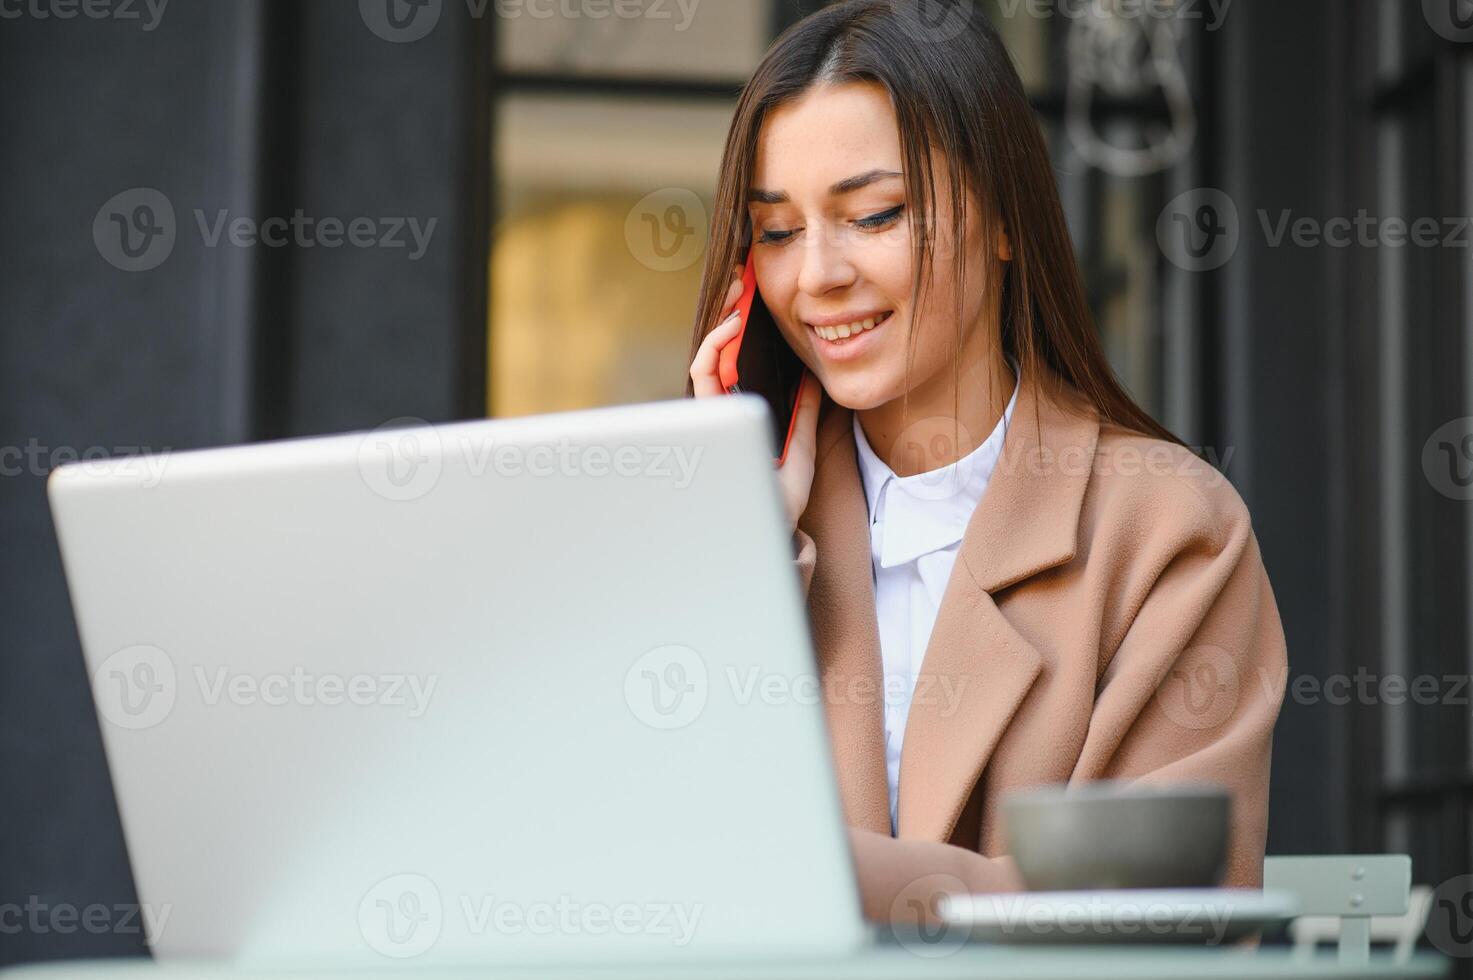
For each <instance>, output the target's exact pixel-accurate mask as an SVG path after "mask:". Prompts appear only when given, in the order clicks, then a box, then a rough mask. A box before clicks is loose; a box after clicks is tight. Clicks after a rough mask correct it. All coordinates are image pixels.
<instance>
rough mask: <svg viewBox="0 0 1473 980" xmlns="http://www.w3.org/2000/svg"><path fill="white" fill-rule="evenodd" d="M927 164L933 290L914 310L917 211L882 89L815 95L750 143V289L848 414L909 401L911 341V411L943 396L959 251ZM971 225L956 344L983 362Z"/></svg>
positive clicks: (941, 174) (939, 173)
mask: <svg viewBox="0 0 1473 980" xmlns="http://www.w3.org/2000/svg"><path fill="white" fill-rule="evenodd" d="M932 165H933V167H934V168H935V182H936V191H935V193H936V211H935V213H936V214H937V215H938V216H939V218H940V220H939V222H937V224H938V227H937V228H936V231H935V241H934V252H933V257H932V264H933V266H934V279H933V285H932V288H931V291H930V292H929V293H928V294H927V296H926V297H924V298H923V305H924V307H925V309H923V310H913V309H911V308H910V293H911V284H912V278H913V277H912V269H911V231H910V229H911V219H912V215H911V206H912V204H913V203H914V204H915V205H916V206H919V203H918V202H910V201H907V200H906V193H905V181H904V179H903V177H902V172H901V152H900V131H899V127H898V125H897V123H896V120H895V112H894V109H893V108H892V106H891V104H890V98H889V96H888V94H887V93H886V92H885V90H884V89H883V88H882V87H881V86H879V85H877V84H874V83H849V84H844V85H820V86H816V87H814V88H813V89H810V90H809V91H808V92H807V93H805V94H804V95H803V96H801V97H800V98H798V99H796V100H794V101H792V102H789V103H787V104H785V105H783V106H781V107H780V108H778V109H777V110H775V111H773V112H771V113H769V114H768V116H767V117H766V119H765V120H764V122H763V125H762V129H761V132H760V133H759V134H758V141H757V157H756V161H755V171H754V174H753V180H752V184H753V186H752V188H751V192H750V194H749V198H748V210H749V215H750V217H751V221H752V234H753V250H754V260H753V261H754V263H755V266H756V274H757V286H758V289H759V290H760V291H761V293H762V298H763V299H764V300H765V301H766V303H767V306H768V309H770V310H771V311H772V315H773V318H774V319H775V320H776V321H777V324H778V327H779V329H780V330H781V331H782V334H783V336H784V337H785V338H786V339H787V341H788V344H789V345H790V346H791V347H792V348H793V350H794V351H795V352H796V353H797V354H798V356H799V357H800V358H801V359H802V360H803V362H804V363H805V364H807V365H808V367H809V368H810V369H811V370H812V371H813V373H814V374H815V375H817V377H818V379H819V381H820V382H822V384H823V387H824V390H826V391H827V392H828V394H829V397H831V398H832V399H833V400H834V401H836V402H838V403H839V404H840V405H843V406H845V407H848V408H852V409H855V410H866V409H872V408H875V407H878V406H880V405H884V404H887V403H889V402H892V401H894V400H895V399H897V398H900V397H901V396H902V395H903V394H905V393H906V392H905V363H906V347H907V334H908V333H909V331H911V330H912V329H913V330H914V331H915V334H916V353H915V362H914V365H913V367H912V373H911V390H910V394H911V399H912V401H914V400H915V399H916V398H917V395H918V394H924V393H925V392H926V390H927V389H928V388H929V389H932V391H933V393H934V389H936V388H937V387H938V386H944V385H946V384H949V376H950V373H949V371H948V370H945V369H947V368H948V366H949V364H950V363H951V358H952V356H953V353H954V351H953V348H954V346H955V334H956V330H957V326H956V323H955V306H954V305H953V300H952V297H953V295H954V294H953V289H954V278H953V274H952V261H953V255H954V251H955V240H954V237H953V235H952V230H951V219H950V214H951V197H950V194H949V192H948V189H947V187H946V186H945V184H946V180H947V176H946V170H945V161H944V160H943V159H942V158H941V157H940V156H939V155H937V154H935V153H933V154H932ZM969 204H970V202H969ZM981 224H982V223H981V222H980V221H979V220H978V217H977V215H976V208H975V207H974V206H969V207H968V209H967V217H966V241H965V244H964V247H965V249H966V253H965V254H966V255H967V256H968V259H967V263H968V267H969V269H968V273H967V281H966V282H965V283H964V289H963V293H962V323H961V334H962V344H963V348H964V350H966V349H968V348H975V347H977V346H978V344H979V343H980V344H982V345H983V350H984V352H985V350H986V349H987V348H988V347H990V345H991V344H992V343H993V340H992V338H991V337H990V336H980V337H979V336H976V335H977V334H979V332H980V331H979V324H980V323H981V321H982V319H983V317H982V314H983V312H984V305H983V304H984V298H985V297H984V289H983V286H984V283H985V274H984V272H983V270H985V269H986V268H987V264H986V263H985V262H984V261H983V259H984V258H985V257H986V253H985V252H984V251H983V250H982V246H983V243H982V232H981V227H980V226H981ZM869 324H872V326H870V327H869V328H868V329H867V328H866V325H869ZM991 329H995V326H994V327H993V328H991ZM846 333H847V335H848V336H847V337H844V336H841V335H843V334H846Z"/></svg>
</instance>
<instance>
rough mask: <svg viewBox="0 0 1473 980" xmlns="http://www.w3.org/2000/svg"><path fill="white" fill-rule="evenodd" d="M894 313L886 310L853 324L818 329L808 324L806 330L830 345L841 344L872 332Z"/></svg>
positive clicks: (818, 327)
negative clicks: (866, 332) (869, 331)
mask: <svg viewBox="0 0 1473 980" xmlns="http://www.w3.org/2000/svg"><path fill="white" fill-rule="evenodd" d="M894 312H895V311H894V310H886V311H885V312H884V313H881V314H880V315H879V316H872V317H866V318H865V319H863V320H856V321H854V322H853V323H842V324H838V325H836V326H832V327H820V326H815V325H814V324H811V323H810V324H808V329H809V330H812V331H813V332H814V333H816V334H818V335H819V336H820V337H822V338H823V339H824V340H827V341H829V342H830V343H842V342H843V341H845V340H848V339H849V338H851V337H857V336H859V335H860V334H862V333H864V332H865V331H868V330H873V329H874V328H875V327H878V326H879V325H880V324H882V323H884V322H885V321H886V320H888V319H890V315H891V314H892V313H894Z"/></svg>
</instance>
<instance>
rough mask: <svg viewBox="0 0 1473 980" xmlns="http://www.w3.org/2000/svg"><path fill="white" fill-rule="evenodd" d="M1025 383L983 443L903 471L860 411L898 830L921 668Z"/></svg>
mask: <svg viewBox="0 0 1473 980" xmlns="http://www.w3.org/2000/svg"><path fill="white" fill-rule="evenodd" d="M1014 375H1015V377H1016V376H1017V369H1016V367H1014ZM1018 387H1019V386H1018V384H1016V383H1015V384H1014V385H1013V396H1012V398H1010V399H1009V400H1008V405H1007V408H1006V409H1004V410H1003V414H1002V418H1000V419H998V422H997V426H996V427H995V428H994V429H993V430H992V434H991V435H989V436H988V437H987V438H986V439H984V440H983V441H982V443H981V445H979V446H978V447H977V448H976V449H974V450H972V451H971V452H970V453H968V454H967V455H966V456H964V457H962V458H961V459H959V460H957V461H956V462H955V463H950V464H948V465H946V466H943V467H940V468H939V469H934V470H928V471H927V472H925V473H917V474H915V475H913V476H896V475H895V472H894V471H893V470H892V469H890V467H889V466H887V465H886V464H885V462H884V461H883V460H882V459H880V458H879V456H877V455H875V451H874V450H873V449H871V448H870V444H869V441H868V440H867V439H865V437H864V430H863V429H862V428H861V427H860V425H859V416H858V414H855V416H854V445H855V448H856V450H857V451H858V455H859V470H860V475H861V477H862V479H863V482H864V493H865V498H866V501H867V502H868V504H869V517H870V529H869V530H870V566H871V569H872V571H873V573H874V582H875V613H876V616H877V618H878V620H879V626H880V654H881V658H882V659H883V661H884V670H885V682H884V692H885V694H884V704H885V769H886V774H887V775H888V777H889V782H890V833H891V834H892V835H893V834H894V833H895V832H896V828H897V827H898V826H899V809H898V808H899V793H900V749H901V745H902V743H903V742H904V739H905V722H906V719H907V718H908V717H909V716H910V704H911V700H912V698H913V697H914V692H915V686H916V675H917V674H918V673H919V672H920V669H921V661H922V660H923V659H924V658H925V655H926V645H927V643H928V642H929V641H930V638H931V628H932V627H933V626H934V625H935V623H936V612H937V610H938V609H939V608H940V606H941V597H942V595H943V594H944V593H945V591H946V583H947V580H948V579H949V578H950V577H951V569H952V566H953V565H954V564H955V563H956V556H957V552H958V550H959V549H960V547H961V541H962V535H963V533H964V532H965V531H966V527H967V522H968V521H969V520H971V517H972V512H973V511H974V510H976V508H977V504H978V502H979V501H981V499H982V494H983V493H984V492H985V491H986V489H987V483H988V481H989V480H990V479H991V478H992V471H993V469H994V468H995V467H996V465H997V460H998V457H999V456H1000V455H1001V454H1002V445H1003V438H1004V436H1005V434H1006V432H1007V425H1008V423H1009V421H1011V419H1012V417H1013V406H1014V405H1015V404H1016V403H1017V401H1018Z"/></svg>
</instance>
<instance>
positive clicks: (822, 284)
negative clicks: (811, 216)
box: [798, 231, 854, 296]
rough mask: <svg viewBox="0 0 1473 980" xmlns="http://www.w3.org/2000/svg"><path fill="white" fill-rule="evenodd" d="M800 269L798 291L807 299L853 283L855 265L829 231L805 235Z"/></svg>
mask: <svg viewBox="0 0 1473 980" xmlns="http://www.w3.org/2000/svg"><path fill="white" fill-rule="evenodd" d="M802 246H803V268H802V270H801V271H800V272H799V273H798V288H799V289H801V290H802V291H803V292H805V293H807V294H809V295H810V296H822V295H823V294H825V293H827V292H829V291H831V290H833V289H836V288H839V287H841V286H847V285H849V284H851V283H852V282H854V264H853V263H852V262H851V261H850V260H849V256H848V254H847V253H846V251H845V248H844V243H843V242H840V241H837V240H836V239H835V238H834V236H833V233H832V232H828V231H825V232H820V233H819V234H816V235H806V236H804V238H803V239H802Z"/></svg>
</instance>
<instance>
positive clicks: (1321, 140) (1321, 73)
mask: <svg viewBox="0 0 1473 980" xmlns="http://www.w3.org/2000/svg"><path fill="white" fill-rule="evenodd" d="M1336 2H1337V0H1300V2H1295V3H1292V4H1283V3H1277V4H1265V3H1238V4H1234V5H1233V8H1232V11H1231V16H1228V17H1226V18H1224V20H1223V27H1222V29H1221V30H1220V31H1218V32H1215V33H1213V34H1209V35H1208V36H1207V42H1206V43H1207V51H1206V54H1207V56H1208V70H1209V71H1210V72H1212V78H1213V82H1212V88H1213V91H1214V93H1215V97H1214V99H1213V102H1212V104H1211V105H1210V106H1209V107H1208V108H1207V115H1206V120H1205V121H1206V122H1207V123H1208V125H1209V127H1210V131H1209V133H1208V134H1207V136H1206V138H1207V139H1209V140H1210V141H1211V145H1210V146H1209V147H1208V148H1207V153H1206V154H1205V158H1206V159H1207V160H1208V162H1209V171H1208V175H1209V181H1210V182H1211V183H1212V184H1213V186H1216V187H1219V188H1221V189H1222V190H1224V191H1226V192H1227V194H1228V196H1229V197H1231V198H1232V200H1233V202H1234V203H1235V205H1236V207H1237V211H1238V221H1239V225H1240V229H1241V238H1240V242H1239V245H1238V250H1237V252H1236V253H1235V254H1234V256H1233V258H1232V259H1231V260H1230V261H1229V262H1227V264H1226V265H1224V266H1223V267H1222V269H1221V270H1219V271H1218V272H1217V273H1216V274H1215V275H1214V276H1213V277H1212V278H1211V285H1212V289H1211V290H1210V291H1209V293H1210V295H1209V302H1210V303H1211V309H1210V311H1209V314H1210V316H1209V322H1211V323H1213V324H1214V333H1215V336H1214V337H1213V339H1212V341H1211V343H1210V344H1209V345H1207V346H1208V350H1209V351H1210V354H1209V362H1208V364H1207V371H1208V372H1209V374H1210V375H1211V378H1210V381H1211V385H1210V387H1211V390H1212V391H1213V392H1214V397H1213V399H1212V403H1211V406H1210V410H1209V417H1211V418H1214V419H1215V424H1214V430H1215V432H1214V435H1213V436H1212V437H1210V439H1209V441H1210V442H1212V443H1214V444H1216V445H1218V446H1220V447H1224V448H1226V447H1232V448H1233V450H1234V456H1233V470H1232V475H1233V483H1234V485H1235V486H1236V487H1237V488H1238V490H1239V492H1240V493H1241V494H1242V495H1243V498H1244V500H1245V501H1246V502H1247V504H1248V507H1249V510H1250V511H1251V512H1252V514H1253V524H1254V530H1255V532H1256V534H1257V536H1258V540H1259V542H1260V545H1261V547H1262V550H1263V559H1264V564H1265V566H1266V567H1267V569H1268V573H1269V578H1270V580H1271V581H1272V583H1273V589H1274V595H1275V598H1276V599H1277V601H1278V606H1279V611H1280V615H1281V616H1282V618H1283V621H1284V633H1285V636H1286V638H1287V640H1288V646H1289V663H1290V674H1291V676H1297V675H1301V674H1308V675H1310V676H1313V677H1317V678H1323V677H1325V676H1326V675H1327V674H1329V673H1331V672H1334V671H1340V670H1343V669H1344V667H1343V665H1341V664H1340V663H1338V662H1337V651H1339V650H1341V649H1343V647H1342V646H1341V645H1340V644H1338V643H1337V637H1336V635H1335V632H1334V623H1335V620H1334V619H1333V616H1332V612H1333V608H1332V595H1331V592H1330V583H1331V581H1332V572H1333V570H1334V569H1335V568H1336V567H1337V565H1336V556H1335V553H1334V549H1333V545H1334V540H1335V535H1334V534H1333V531H1332V521H1333V519H1334V515H1333V513H1332V509H1331V508H1332V500H1331V498H1332V494H1334V493H1335V492H1336V487H1337V480H1338V479H1339V469H1338V466H1337V461H1338V460H1342V459H1343V458H1344V454H1343V452H1342V447H1341V446H1340V445H1339V444H1338V440H1339V439H1340V438H1342V435H1343V433H1342V429H1341V425H1340V423H1341V420H1340V419H1339V418H1338V417H1337V414H1336V411H1335V403H1334V399H1333V397H1332V394H1333V393H1332V391H1331V390H1330V385H1331V384H1332V383H1333V381H1334V375H1333V374H1332V371H1333V351H1334V346H1335V343H1336V342H1337V339H1338V331H1337V329H1336V319H1335V317H1336V309H1337V301H1336V294H1335V286H1334V283H1335V282H1336V281H1337V276H1336V275H1335V269H1334V267H1333V265H1332V264H1331V263H1332V262H1333V260H1334V252H1335V250H1333V249H1325V248H1321V249H1307V248H1276V249H1274V248H1270V247H1269V245H1268V243H1267V242H1266V241H1265V238H1264V236H1263V235H1262V234H1261V233H1260V231H1259V219H1258V215H1257V212H1258V209H1260V208H1263V209H1267V210H1268V212H1269V213H1270V214H1273V215H1277V214H1278V213H1279V212H1280V210H1282V209H1286V208H1287V209H1290V210H1292V211H1293V212H1294V214H1296V215H1316V216H1321V215H1326V214H1338V213H1342V212H1341V211H1340V210H1339V206H1338V204H1333V203H1332V202H1333V201H1334V198H1333V196H1332V195H1333V194H1334V192H1335V185H1334V175H1335V174H1336V173H1337V172H1338V171H1340V170H1343V161H1340V160H1338V159H1336V158H1335V157H1334V142H1333V140H1332V138H1331V137H1332V133H1331V131H1330V127H1331V126H1332V124H1333V120H1334V118H1335V116H1336V115H1337V113H1338V112H1339V110H1338V109H1337V108H1335V107H1336V106H1337V105H1338V104H1339V102H1340V100H1342V99H1343V98H1344V97H1345V93H1344V92H1342V91H1339V90H1338V89H1337V88H1336V87H1335V86H1334V83H1335V81H1336V78H1335V75H1334V74H1333V70H1332V69H1333V65H1332V58H1333V51H1334V43H1333V42H1334V39H1333V37H1332V36H1331V25H1332V24H1333V22H1334V20H1335V16H1334V14H1335V12H1334V10H1333V9H1332V8H1333V7H1334V6H1335V4H1336ZM1344 715H1345V712H1344V711H1343V710H1339V709H1336V708H1334V707H1332V706H1330V705H1327V704H1325V703H1324V702H1323V701H1322V702H1320V703H1319V704H1317V705H1300V704H1295V703H1294V702H1293V701H1292V699H1288V698H1286V701H1285V704H1284V708H1283V711H1282V713H1281V714H1280V717H1279V724H1278V728H1277V729H1276V733H1275V745H1274V749H1275V752H1274V764H1273V774H1272V786H1271V791H1270V799H1271V800H1272V801H1273V802H1272V806H1271V812H1270V826H1269V849H1270V851H1271V852H1273V853H1279V854H1313V853H1327V852H1331V853H1332V852H1335V851H1340V850H1343V849H1344V845H1345V842H1346V840H1347V825H1346V807H1345V805H1344V800H1345V786H1344V781H1343V775H1344V764H1345V759H1344V757H1343V756H1342V755H1341V747H1342V746H1343V745H1344V741H1345V740H1344V737H1343V729H1341V728H1339V727H1337V726H1342V725H1343V724H1344V723H1345V718H1344V717H1343V716H1344Z"/></svg>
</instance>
